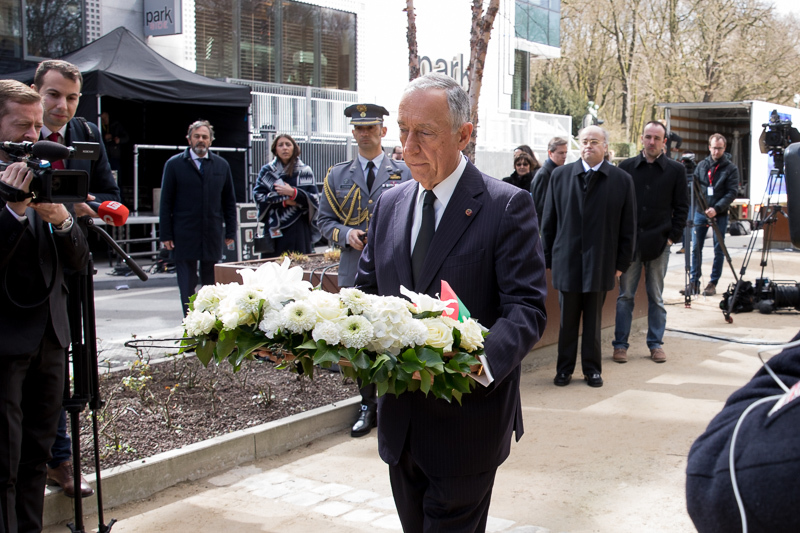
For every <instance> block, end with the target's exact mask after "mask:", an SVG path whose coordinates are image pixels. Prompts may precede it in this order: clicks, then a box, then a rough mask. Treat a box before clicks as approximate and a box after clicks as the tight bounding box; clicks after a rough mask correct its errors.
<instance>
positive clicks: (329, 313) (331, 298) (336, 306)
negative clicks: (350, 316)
mask: <svg viewBox="0 0 800 533" xmlns="http://www.w3.org/2000/svg"><path fill="white" fill-rule="evenodd" d="M306 302H307V303H308V304H310V305H311V307H313V308H314V310H315V311H316V312H317V316H318V317H319V318H318V320H328V321H331V320H334V321H335V320H339V319H342V318H344V317H346V316H347V308H345V306H344V305H343V304H342V300H341V299H340V298H339V296H338V295H336V294H331V293H329V292H326V291H321V290H317V291H311V293H310V294H309V295H308V298H307V299H306Z"/></svg>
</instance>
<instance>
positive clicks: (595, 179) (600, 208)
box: [542, 126, 636, 387]
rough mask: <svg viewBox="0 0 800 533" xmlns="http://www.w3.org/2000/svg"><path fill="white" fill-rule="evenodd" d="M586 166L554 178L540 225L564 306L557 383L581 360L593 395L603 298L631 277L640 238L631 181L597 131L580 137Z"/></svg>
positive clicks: (567, 168)
mask: <svg viewBox="0 0 800 533" xmlns="http://www.w3.org/2000/svg"><path fill="white" fill-rule="evenodd" d="M578 139H579V142H580V145H581V160H579V161H576V162H574V163H571V164H569V165H564V166H562V167H559V168H557V169H555V171H553V175H552V177H551V178H550V187H548V190H547V200H546V201H545V208H544V215H543V217H542V225H543V228H542V240H543V242H544V258H545V263H546V265H547V268H550V269H551V272H552V276H553V287H554V288H556V289H557V290H558V291H559V293H558V302H559V305H560V306H561V326H560V330H559V333H558V363H557V370H556V377H555V379H553V383H554V384H555V385H557V386H559V387H564V386H566V385H569V382H570V381H571V380H572V372H573V371H574V370H575V363H576V359H577V355H578V329H579V327H580V323H581V315H582V316H583V340H582V344H581V366H582V369H583V377H584V379H585V380H586V381H587V382H588V384H589V386H590V387H602V386H603V378H602V377H601V373H602V361H601V349H600V318H601V314H602V310H603V302H604V301H605V297H606V293H607V292H608V291H610V290H611V289H613V288H614V281H615V279H616V278H619V277H620V276H621V275H622V273H623V272H625V271H626V270H627V269H628V266H629V265H630V264H631V259H632V257H633V250H634V244H635V236H636V197H635V193H634V190H633V180H632V179H631V176H630V174H628V173H627V172H625V171H624V170H620V169H619V168H617V167H615V166H613V165H611V164H609V163H608V162H607V161H605V160H604V156H605V153H606V150H607V149H608V134H607V133H606V131H605V130H603V129H602V128H600V127H599V126H589V127H587V128H584V129H582V130H581V131H580V134H579V136H578Z"/></svg>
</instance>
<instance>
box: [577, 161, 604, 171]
mask: <svg viewBox="0 0 800 533" xmlns="http://www.w3.org/2000/svg"><path fill="white" fill-rule="evenodd" d="M581 163H583V171H584V172H589V169H590V168H591V169H592V170H594V171H595V172H597V170H598V169H599V168H600V167H601V166H603V163H605V161H600V163H599V164H597V165H595V166H593V167H590V166H589V163H587V162H586V161H584V160H583V159H581Z"/></svg>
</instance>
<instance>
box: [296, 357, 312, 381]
mask: <svg viewBox="0 0 800 533" xmlns="http://www.w3.org/2000/svg"><path fill="white" fill-rule="evenodd" d="M297 360H298V359H296V361H297ZM299 361H300V365H301V366H302V367H303V373H304V374H305V375H306V376H308V378H309V379H312V380H313V379H314V362H313V361H312V360H311V358H310V357H301V358H300V359H299Z"/></svg>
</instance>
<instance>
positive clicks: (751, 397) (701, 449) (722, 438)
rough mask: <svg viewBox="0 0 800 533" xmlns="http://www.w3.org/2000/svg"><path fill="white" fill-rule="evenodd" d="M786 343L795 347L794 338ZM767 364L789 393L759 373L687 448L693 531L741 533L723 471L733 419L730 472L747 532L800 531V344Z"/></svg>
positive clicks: (726, 470) (763, 372)
mask: <svg viewBox="0 0 800 533" xmlns="http://www.w3.org/2000/svg"><path fill="white" fill-rule="evenodd" d="M793 341H794V342H793V344H800V342H797V341H800V333H798V334H797V335H796V336H795V337H794V339H793ZM767 365H769V367H770V369H772V371H773V372H774V373H775V374H776V376H777V377H778V378H779V379H780V380H781V381H782V382H783V384H784V385H785V386H786V387H787V388H790V390H789V392H784V389H783V387H781V386H780V385H779V384H778V382H777V381H775V379H774V378H773V377H772V376H771V375H770V374H769V373H768V372H767V370H766V369H765V368H762V369H761V370H759V371H758V372H757V373H756V375H755V376H754V377H753V379H751V380H750V382H749V383H747V385H745V386H744V387H742V388H741V389H739V390H738V391H736V392H734V393H733V394H732V395H731V397H730V398H728V401H727V402H725V407H723V409H722V412H720V413H719V414H718V415H717V416H716V417H714V419H713V420H712V421H711V423H710V424H709V425H708V428H707V429H706V431H705V433H703V434H702V435H701V436H700V437H699V438H698V439H697V440H696V441H695V443H694V444H693V445H692V448H691V450H689V459H688V464H687V467H686V505H687V509H688V511H689V516H690V517H691V518H692V521H693V522H694V525H695V527H696V528H697V531H698V532H699V533H728V532H730V531H742V530H743V528H742V519H741V514H740V511H739V506H738V505H737V502H736V496H735V494H734V490H733V483H732V481H731V474H730V466H729V465H730V462H729V461H730V450H731V446H732V441H733V433H734V429H735V428H736V425H737V423H738V422H739V421H740V420H741V425H740V427H739V431H738V433H737V435H736V440H735V442H733V448H734V472H735V474H736V485H737V487H738V490H739V493H740V496H741V499H742V504H743V506H744V511H745V517H746V520H747V531H749V532H750V533H795V532H797V531H800V513H798V512H797V500H798V498H797V480H798V479H799V478H800V445H798V444H799V443H800V398H798V396H800V346H791V347H788V348H787V349H785V350H783V351H782V352H781V353H779V354H778V355H776V356H774V357H773V358H771V359H770V360H769V361H767ZM778 395H780V398H775V399H766V398H770V397H773V396H778ZM761 400H763V401H762V403H760V404H758V405H756V402H757V401H761ZM751 406H752V410H751V411H749V412H748V413H747V414H746V415H744V417H743V416H742V415H743V414H744V412H745V410H746V409H748V408H750V407H751Z"/></svg>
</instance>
